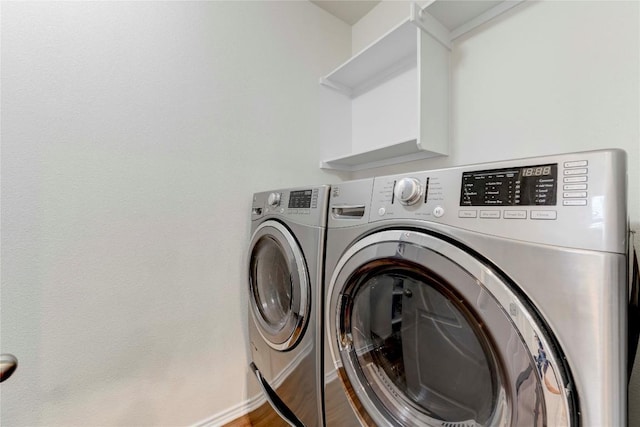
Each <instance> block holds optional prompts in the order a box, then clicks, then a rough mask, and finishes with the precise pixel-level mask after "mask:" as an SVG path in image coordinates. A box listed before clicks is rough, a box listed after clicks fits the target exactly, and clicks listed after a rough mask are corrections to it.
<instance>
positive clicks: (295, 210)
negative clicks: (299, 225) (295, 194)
mask: <svg viewBox="0 0 640 427" xmlns="http://www.w3.org/2000/svg"><path fill="white" fill-rule="evenodd" d="M287 213H288V214H297V213H298V209H289V210H288V211H287Z"/></svg>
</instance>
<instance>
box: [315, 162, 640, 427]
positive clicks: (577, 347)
mask: <svg viewBox="0 0 640 427" xmlns="http://www.w3.org/2000/svg"><path fill="white" fill-rule="evenodd" d="M627 230H628V220H627V207H626V155H625V153H624V152H623V151H621V150H602V151H591V152H582V153H572V154H565V155H555V156H547V157H538V158H529V159H520V160H513V161H501V162H496V163H488V164H477V165H472V166H465V167H454V168H450V169H441V170H433V171H424V172H416V173H410V174H406V175H395V176H384V177H376V178H374V179H365V180H359V181H353V182H345V183H342V184H337V185H334V186H332V190H331V197H330V205H329V219H328V227H327V243H326V245H327V256H326V309H325V310H326V312H325V316H326V322H325V325H326V328H325V339H326V341H325V342H326V351H325V365H324V371H325V372H324V374H323V377H324V381H325V384H324V398H325V415H326V421H327V425H328V426H332V425H335V426H348V425H378V426H387V425H395V426H407V425H412V426H441V427H454V426H464V427H471V426H623V425H626V404H627V305H628V294H627V290H628V280H627V279H628V276H627V273H628V266H627V262H628V258H627V254H628V247H627V245H628V236H627Z"/></svg>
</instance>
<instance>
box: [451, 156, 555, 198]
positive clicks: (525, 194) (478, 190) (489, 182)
mask: <svg viewBox="0 0 640 427" xmlns="http://www.w3.org/2000/svg"><path fill="white" fill-rule="evenodd" d="M557 182H558V165H557V164H556V163H554V164H548V165H535V166H526V167H521V168H509V169H492V170H484V171H474V172H463V173H462V189H461V192H460V206H554V205H555V204H556V195H557Z"/></svg>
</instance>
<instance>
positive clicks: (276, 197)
mask: <svg viewBox="0 0 640 427" xmlns="http://www.w3.org/2000/svg"><path fill="white" fill-rule="evenodd" d="M267 204H268V205H269V206H271V207H274V208H275V207H277V206H278V205H280V193H271V194H269V197H268V198H267Z"/></svg>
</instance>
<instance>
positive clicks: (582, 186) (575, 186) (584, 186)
mask: <svg viewBox="0 0 640 427" xmlns="http://www.w3.org/2000/svg"><path fill="white" fill-rule="evenodd" d="M564 189H565V190H586V189H587V184H565V186H564Z"/></svg>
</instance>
